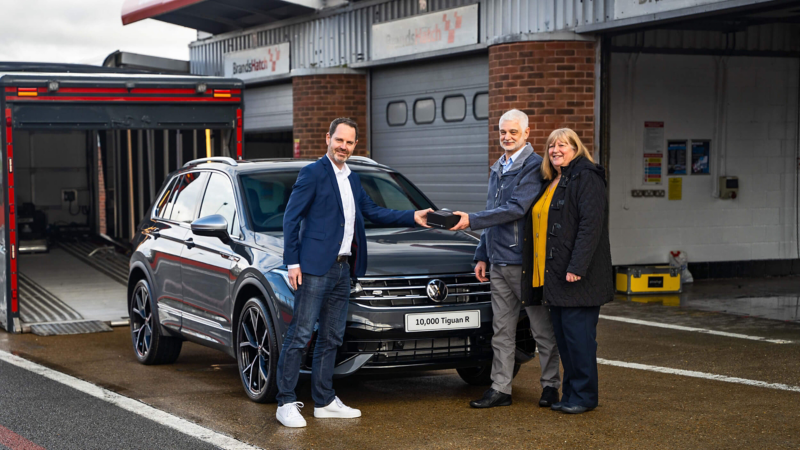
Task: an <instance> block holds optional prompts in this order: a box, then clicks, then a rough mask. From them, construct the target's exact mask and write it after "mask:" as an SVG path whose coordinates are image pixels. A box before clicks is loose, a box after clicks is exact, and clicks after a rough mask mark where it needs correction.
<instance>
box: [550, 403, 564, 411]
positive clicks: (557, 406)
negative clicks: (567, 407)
mask: <svg viewBox="0 0 800 450" xmlns="http://www.w3.org/2000/svg"><path fill="white" fill-rule="evenodd" d="M563 406H564V403H563V402H556V403H553V404H552V405H550V409H552V410H553V411H561V408H562V407H563Z"/></svg>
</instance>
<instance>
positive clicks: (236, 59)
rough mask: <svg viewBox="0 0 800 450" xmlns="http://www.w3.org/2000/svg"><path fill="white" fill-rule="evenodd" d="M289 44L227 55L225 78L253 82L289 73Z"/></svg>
mask: <svg viewBox="0 0 800 450" xmlns="http://www.w3.org/2000/svg"><path fill="white" fill-rule="evenodd" d="M289 47H290V45H289V43H288V42H284V43H283V44H278V45H272V46H270V47H259V48H254V49H252V50H245V51H243V52H236V53H228V54H227V55H225V77H226V78H238V79H240V80H243V81H253V80H258V79H261V78H266V77H271V76H273V75H283V74H287V73H289V71H290V70H291V68H290V67H289Z"/></svg>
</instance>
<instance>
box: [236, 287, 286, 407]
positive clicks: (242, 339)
mask: <svg viewBox="0 0 800 450" xmlns="http://www.w3.org/2000/svg"><path fill="white" fill-rule="evenodd" d="M238 322H239V323H238V324H237V326H236V361H237V363H238V365H239V375H240V378H241V380H242V386H243V387H244V392H245V393H246V394H247V396H248V397H250V400H252V401H254V402H257V403H267V402H274V401H275V395H277V394H278V382H277V380H276V377H277V374H278V348H277V339H276V337H275V329H274V328H273V326H272V320H271V319H270V316H269V312H268V311H267V308H266V306H265V305H264V301H263V300H262V299H260V298H257V297H254V298H251V299H250V300H248V301H247V303H245V304H244V306H243V307H242V312H241V314H239V320H238Z"/></svg>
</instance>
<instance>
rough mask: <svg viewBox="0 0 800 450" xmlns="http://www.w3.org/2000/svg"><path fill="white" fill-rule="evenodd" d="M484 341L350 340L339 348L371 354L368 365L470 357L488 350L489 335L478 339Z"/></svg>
mask: <svg viewBox="0 0 800 450" xmlns="http://www.w3.org/2000/svg"><path fill="white" fill-rule="evenodd" d="M482 339H484V341H485V342H486V343H487V345H484V346H483V347H481V346H479V345H477V344H476V343H475V340H476V338H475V337H469V336H467V337H442V338H428V339H402V340H396V341H392V340H350V341H346V342H345V345H344V347H343V348H342V350H341V354H342V356H343V357H345V358H346V357H350V356H353V355H358V354H362V353H371V354H374V355H375V356H374V357H373V358H372V359H371V360H370V365H380V364H394V363H411V362H425V361H431V360H443V359H448V358H467V357H473V356H476V355H477V354H479V353H481V352H482V351H483V352H488V353H491V348H489V347H488V342H489V339H490V338H489V337H486V338H482Z"/></svg>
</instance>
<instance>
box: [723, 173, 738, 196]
mask: <svg viewBox="0 0 800 450" xmlns="http://www.w3.org/2000/svg"><path fill="white" fill-rule="evenodd" d="M738 195H739V177H727V176H722V177H719V198H721V199H723V200H728V199H735V198H736V197H737V196H738Z"/></svg>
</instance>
